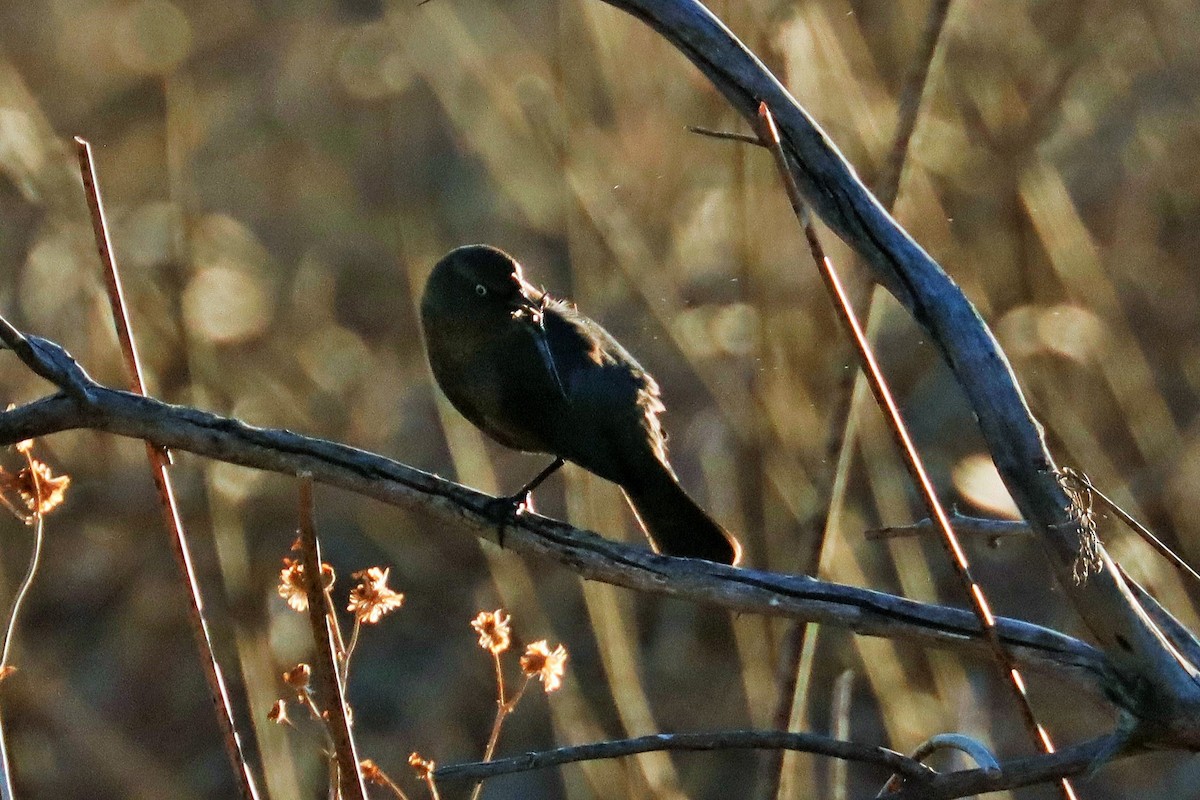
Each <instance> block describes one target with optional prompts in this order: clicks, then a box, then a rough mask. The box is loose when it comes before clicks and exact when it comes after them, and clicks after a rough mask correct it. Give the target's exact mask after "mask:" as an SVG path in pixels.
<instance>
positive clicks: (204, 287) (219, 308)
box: [183, 266, 271, 344]
mask: <svg viewBox="0 0 1200 800" xmlns="http://www.w3.org/2000/svg"><path fill="white" fill-rule="evenodd" d="M183 315H184V319H185V320H186V322H187V326H188V329H189V330H191V331H192V332H193V333H194V334H195V335H197V336H200V337H202V338H204V339H207V340H209V341H210V342H213V343H214V344H235V343H237V342H243V341H246V340H247V339H253V338H254V337H256V336H259V335H260V334H262V332H263V331H264V330H266V328H267V324H268V323H269V322H270V321H271V309H270V304H269V302H268V293H267V289H266V287H265V286H264V285H263V282H262V280H261V279H258V278H256V277H255V276H254V275H250V274H248V273H246V272H243V271H241V270H237V269H233V268H232V267H226V266H213V267H207V268H205V269H202V270H200V271H199V272H197V273H196V275H195V277H194V278H192V280H191V282H190V283H189V284H188V287H187V289H186V290H184V293H183Z"/></svg>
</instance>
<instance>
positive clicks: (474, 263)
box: [424, 244, 544, 321]
mask: <svg viewBox="0 0 1200 800" xmlns="http://www.w3.org/2000/svg"><path fill="white" fill-rule="evenodd" d="M543 298H544V292H542V291H540V290H539V289H537V288H535V287H534V286H532V285H530V284H529V283H528V282H527V281H526V280H525V276H524V275H523V274H522V272H521V265H520V264H519V263H517V260H516V259H515V258H513V257H512V256H510V255H509V254H508V253H506V252H504V251H503V250H500V249H498V248H495V247H492V246H490V245H486V244H470V245H465V246H463V247H458V248H455V249H454V250H451V251H450V252H449V253H447V254H446V255H445V256H443V257H442V259H441V260H440V261H438V263H437V264H436V265H434V268H433V272H432V273H430V276H429V283H428V284H426V289H425V301H424V302H425V303H431V302H432V303H436V304H438V305H441V304H449V305H452V306H453V307H455V308H456V309H457V310H459V311H464V312H469V313H473V314H496V313H505V314H508V315H510V316H513V317H518V316H523V315H529V316H530V318H531V319H533V320H534V321H540V313H541V304H542V302H543Z"/></svg>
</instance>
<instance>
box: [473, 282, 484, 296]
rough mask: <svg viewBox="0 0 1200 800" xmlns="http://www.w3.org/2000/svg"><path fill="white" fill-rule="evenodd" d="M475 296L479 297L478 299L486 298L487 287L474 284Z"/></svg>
mask: <svg viewBox="0 0 1200 800" xmlns="http://www.w3.org/2000/svg"><path fill="white" fill-rule="evenodd" d="M475 294H477V295H479V296H480V297H486V296H487V287H486V286H484V285H483V284H482V283H477V284H475Z"/></svg>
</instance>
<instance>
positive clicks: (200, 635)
mask: <svg viewBox="0 0 1200 800" xmlns="http://www.w3.org/2000/svg"><path fill="white" fill-rule="evenodd" d="M75 146H76V153H77V155H78V157H79V170H80V172H81V173H82V175H83V186H84V191H85V194H86V195H87V201H88V209H89V210H90V212H91V218H92V231H93V233H94V234H95V237H96V248H97V250H98V251H99V254H100V260H101V262H103V264H104V278H105V285H106V286H107V288H108V300H109V303H110V304H111V306H112V313H113V322H114V324H115V325H116V328H117V339H118V340H119V341H120V343H121V353H122V355H123V356H124V357H125V366H126V370H127V373H128V377H129V385H130V387H131V388H132V390H133V391H134V392H135V393H137V394H140V395H142V396H145V395H146V388H145V384H144V382H143V380H142V369H141V363H140V361H139V359H138V354H137V346H136V345H135V344H134V339H133V330H132V328H131V326H130V324H129V312H128V310H127V309H126V306H125V296H124V291H123V290H122V287H121V278H120V274H119V272H118V271H117V262H116V259H115V258H114V256H113V251H112V240H111V238H110V237H109V234H108V222H107V220H106V219H105V214H104V203H103V201H102V200H101V199H100V189H99V185H98V182H97V180H96V165H95V163H94V162H93V160H92V146H91V145H90V144H88V142H87V141H86V140H84V139H82V138H80V137H78V136H76V137H75ZM146 455H147V457H148V458H149V460H150V469H151V474H152V476H153V478H154V487H155V489H156V490H157V493H158V499H159V505H160V506H161V508H162V512H163V520H164V522H165V523H166V526H167V529H168V530H169V531H170V532H171V543H172V545H173V547H172V550H173V552H174V554H175V561H176V565H177V566H178V568H179V574H180V575H181V576H182V578H183V582H184V584H185V585H186V587H187V593H188V600H189V603H188V619H189V621H190V622H191V627H192V632H193V634H194V635H195V637H196V645H197V647H199V649H200V654H201V659H200V661H201V663H202V665H203V668H204V677H205V679H206V680H207V682H208V688H209V692H210V693H211V694H212V698H213V704H214V705H215V706H216V707H217V724H218V725H219V727H220V729H221V737H222V741H223V743H224V745H225V753H226V755H227V756H228V757H229V761H230V765H231V766H232V767H233V771H234V774H235V775H236V776H237V783H238V788H239V789H240V791H241V795H242V797H243V798H244V800H258V789H257V788H256V786H255V783H254V775H253V774H252V773H251V771H250V765H249V763H248V762H247V760H246V754H245V751H244V749H243V748H242V742H241V738H240V737H239V736H238V732H237V725H236V724H235V723H234V717H233V704H232V702H231V701H230V699H229V691H228V690H227V689H226V687H225V678H224V676H223V675H222V673H221V665H220V664H219V663H218V662H217V657H216V653H215V652H214V649H213V644H212V635H211V633H210V631H209V627H208V620H207V619H206V618H205V616H204V611H203V608H204V602H203V599H202V598H201V596H200V586H199V584H198V583H197V581H196V573H195V569H194V568H193V566H192V555H191V548H190V547H189V546H188V542H187V536H186V535H185V533H184V530H183V522H182V520H181V519H180V516H179V508H178V507H177V506H176V503H175V492H174V489H173V488H172V486H171V477H170V475H169V474H168V473H167V467H168V466H169V465H170V463H171V461H170V456H169V454H168V453H167V451H166V450H164V449H162V448H159V447H156V446H155V445H153V444H152V443H150V442H149V441H147V442H146Z"/></svg>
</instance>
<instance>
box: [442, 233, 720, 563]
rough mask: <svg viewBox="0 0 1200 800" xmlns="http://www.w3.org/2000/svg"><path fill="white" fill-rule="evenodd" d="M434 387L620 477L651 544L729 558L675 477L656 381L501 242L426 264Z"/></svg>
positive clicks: (496, 424)
mask: <svg viewBox="0 0 1200 800" xmlns="http://www.w3.org/2000/svg"><path fill="white" fill-rule="evenodd" d="M421 323H422V325H423V327H424V329H425V346H426V348H427V350H428V353H429V363H430V366H431V367H432V368H433V374H434V377H435V378H436V379H437V382H438V385H439V386H441V388H442V391H443V392H445V394H446V397H448V398H449V399H450V402H451V403H453V404H454V407H455V408H457V409H458V410H459V411H460V412H461V413H462V415H463V416H465V417H466V418H467V419H469V420H470V421H471V422H473V423H474V424H475V425H476V426H477V427H479V428H480V429H481V430H482V431H483V432H484V433H486V434H488V435H489V436H491V437H492V438H493V439H495V440H496V441H497V442H500V443H501V444H503V445H505V446H507V447H511V448H514V449H517V450H525V451H529V452H538V453H549V454H551V455H553V456H555V457H556V458H555V461H554V462H553V463H552V464H550V466H548V467H547V468H546V469H545V470H543V471H542V473H541V474H539V475H538V476H537V477H536V478H534V480H533V481H531V482H530V483H529V484H528V485H526V487H525V488H523V489H522V490H521V491H520V492H518V493H517V494H516V495H514V496H513V501H514V503H515V502H517V501H518V500H519V499H521V498H524V497H526V496H527V493H528V492H529V491H532V489H533V488H535V487H536V486H537V485H538V484H540V483H541V482H542V481H543V480H544V479H545V478H546V477H547V476H549V475H550V474H551V473H553V472H554V471H555V470H556V469H558V468H559V467H560V466H562V463H563V460H564V459H565V460H567V461H571V462H573V463H575V464H578V465H579V466H581V467H583V468H584V469H586V470H588V471H590V472H594V473H595V474H597V475H599V476H600V477H602V478H604V479H606V480H610V481H612V482H613V483H615V484H617V485H618V486H620V487H621V488H622V489H623V490H624V492H625V497H626V498H627V499H628V500H629V503H630V505H631V506H632V507H633V510H634V512H635V514H636V516H637V518H638V520H639V522H640V523H641V525H642V528H643V529H644V530H645V532H646V535H647V536H648V537H649V539H650V544H651V546H652V547H653V548H654V549H655V551H656V552H660V553H664V554H667V555H672V556H687V557H692V558H703V559H706V560H708V561H716V562H720V563H724V564H736V563H737V562H738V560H739V559H740V557H741V546H740V545H739V544H738V541H737V539H735V538H734V537H733V536H731V535H730V534H729V533H728V532H727V531H726V530H725V529H724V528H722V527H721V526H720V525H718V524H717V523H716V522H714V521H713V519H712V518H711V517H710V516H708V514H706V513H705V512H704V511H703V510H702V509H701V508H700V507H699V506H698V505H696V502H695V501H694V500H692V498H691V497H689V496H688V494H687V493H686V492H685V491H684V490H683V487H681V486H680V485H679V480H678V479H677V478H676V477H675V472H674V470H672V469H671V465H670V463H669V462H668V461H667V449H666V436H665V434H664V433H663V429H662V425H661V422H660V420H659V415H660V414H661V413H662V411H663V404H662V399H661V397H660V395H659V390H658V384H657V383H655V381H654V379H653V378H652V377H650V375H649V374H647V373H646V371H645V370H644V369H642V367H641V365H640V364H638V362H637V361H635V360H634V358H633V356H631V355H630V354H629V352H628V351H626V350H625V348H624V347H622V346H621V345H620V344H619V343H618V342H617V340H616V339H614V338H613V337H612V336H611V335H609V333H608V331H606V330H604V328H602V327H600V325H599V324H597V323H596V322H595V321H593V320H591V319H588V318H587V317H585V316H584V315H582V314H580V313H579V312H578V311H577V310H576V309H575V308H574V307H573V306H571V305H569V304H567V303H564V302H562V301H561V300H555V299H553V298H551V297H550V296H549V295H548V294H546V293H545V292H544V291H542V290H540V289H537V288H535V287H534V286H532V285H530V284H529V283H528V282H527V281H526V280H525V278H524V276H523V275H522V273H521V265H520V264H518V263H517V262H516V260H515V259H513V258H512V256H510V255H508V254H507V253H505V252H504V251H502V250H498V249H496V248H494V247H489V246H487V245H467V246H465V247H459V248H457V249H456V250H452V251H450V252H449V253H448V254H446V256H444V257H443V258H442V260H441V261H439V262H438V263H437V265H436V266H434V268H433V272H432V273H431V274H430V276H429V281H428V283H426V285H425V294H424V296H423V297H422V299H421Z"/></svg>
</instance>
